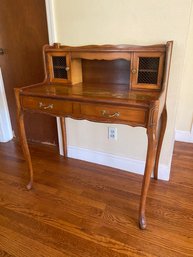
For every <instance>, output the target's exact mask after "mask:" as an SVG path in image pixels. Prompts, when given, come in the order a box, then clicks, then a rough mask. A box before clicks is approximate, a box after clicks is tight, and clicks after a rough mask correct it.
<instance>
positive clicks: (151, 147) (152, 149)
mask: <svg viewBox="0 0 193 257" xmlns="http://www.w3.org/2000/svg"><path fill="white" fill-rule="evenodd" d="M147 136H148V148H147V157H146V166H145V172H144V176H143V183H142V189H141V200H140V209H139V227H140V228H141V229H145V228H146V217H145V207H146V198H147V192H148V188H149V183H150V178H151V173H152V170H153V167H154V163H155V154H156V129H155V127H150V128H148V130H147Z"/></svg>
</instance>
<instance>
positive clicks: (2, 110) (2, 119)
mask: <svg viewBox="0 0 193 257" xmlns="http://www.w3.org/2000/svg"><path fill="white" fill-rule="evenodd" d="M12 138H13V131H12V126H11V120H10V115H9V109H8V105H7V98H6V95H5V89H4V83H3V76H2V72H1V67H0V142H3V143H5V142H8V141H10V140H12Z"/></svg>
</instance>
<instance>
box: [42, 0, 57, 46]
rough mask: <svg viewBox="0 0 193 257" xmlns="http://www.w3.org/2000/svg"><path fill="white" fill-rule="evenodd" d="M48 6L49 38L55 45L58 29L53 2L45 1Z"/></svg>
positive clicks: (51, 0)
mask: <svg viewBox="0 0 193 257" xmlns="http://www.w3.org/2000/svg"><path fill="white" fill-rule="evenodd" d="M45 4H46V16H47V25H48V37H49V43H50V44H53V43H54V42H56V28H55V23H54V11H53V10H54V3H53V0H45Z"/></svg>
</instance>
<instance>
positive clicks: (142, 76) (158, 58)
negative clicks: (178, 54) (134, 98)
mask: <svg viewBox="0 0 193 257" xmlns="http://www.w3.org/2000/svg"><path fill="white" fill-rule="evenodd" d="M163 66H164V54H163V53H161V52H160V53H159V52H157V53H152V52H149V53H148V52H145V53H142V52H135V53H134V54H133V60H132V68H131V78H132V83H131V86H132V89H142V90H144V89H145V90H160V89H161V83H162V79H163V78H162V76H163Z"/></svg>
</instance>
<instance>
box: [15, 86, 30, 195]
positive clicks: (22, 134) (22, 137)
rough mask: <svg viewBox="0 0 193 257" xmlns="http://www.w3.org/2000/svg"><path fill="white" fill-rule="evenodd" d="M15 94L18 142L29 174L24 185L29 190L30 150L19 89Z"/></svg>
mask: <svg viewBox="0 0 193 257" xmlns="http://www.w3.org/2000/svg"><path fill="white" fill-rule="evenodd" d="M15 96H16V104H17V121H18V128H19V136H20V144H21V147H22V151H23V154H24V157H25V160H26V162H27V165H28V169H29V175H30V180H29V183H28V184H27V186H26V187H27V189H28V190H30V189H31V188H32V185H33V168H32V161H31V156H30V151H29V147H28V143H27V139H26V133H25V125H24V113H23V111H22V109H21V105H20V99H19V89H15Z"/></svg>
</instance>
